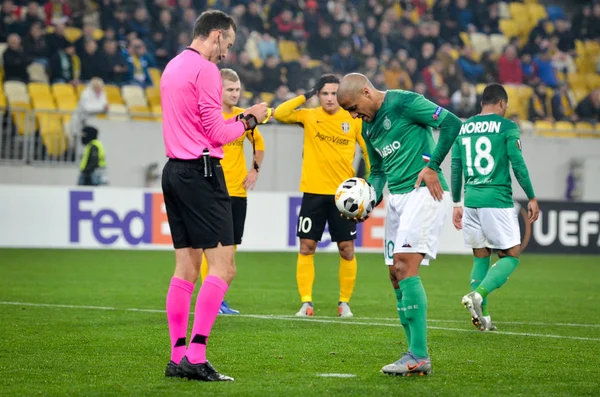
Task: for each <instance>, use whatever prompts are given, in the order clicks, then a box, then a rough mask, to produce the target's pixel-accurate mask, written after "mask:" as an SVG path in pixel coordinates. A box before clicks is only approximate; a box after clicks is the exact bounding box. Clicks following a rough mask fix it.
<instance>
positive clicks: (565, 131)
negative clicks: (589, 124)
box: [554, 121, 577, 138]
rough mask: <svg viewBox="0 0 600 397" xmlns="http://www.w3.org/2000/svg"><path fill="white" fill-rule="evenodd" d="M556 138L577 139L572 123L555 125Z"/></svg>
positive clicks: (560, 122)
mask: <svg viewBox="0 0 600 397" xmlns="http://www.w3.org/2000/svg"><path fill="white" fill-rule="evenodd" d="M554 132H555V136H558V137H559V138H577V133H576V132H575V126H574V125H573V123H571V122H570V121H557V122H556V123H554Z"/></svg>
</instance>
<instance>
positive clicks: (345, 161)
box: [274, 75, 368, 317]
mask: <svg viewBox="0 0 600 397" xmlns="http://www.w3.org/2000/svg"><path fill="white" fill-rule="evenodd" d="M339 84H340V81H339V79H338V78H337V77H335V76H333V75H325V76H323V77H321V78H320V79H319V81H318V83H317V85H316V87H314V88H313V89H311V90H310V91H307V92H306V93H305V94H304V95H300V96H297V97H295V98H292V99H290V100H289V101H287V102H284V103H282V104H281V105H279V106H278V107H277V109H275V114H274V117H275V119H277V120H278V121H280V122H282V123H287V124H301V125H302V126H304V148H303V158H302V178H301V181H300V190H301V191H302V192H304V195H303V197H302V206H301V207H300V216H299V217H298V228H297V229H296V230H297V233H296V235H297V236H298V237H300V253H299V254H298V262H297V264H296V281H297V282H298V291H299V292H300V299H301V300H302V306H301V307H300V310H299V311H298V312H297V313H296V315H297V316H312V315H313V314H314V308H313V301H312V300H313V299H312V287H313V282H314V281H315V260H314V255H315V251H316V249H317V242H318V241H320V240H321V236H322V235H323V231H324V230H325V222H327V223H328V224H329V232H330V233H331V240H332V241H336V242H337V246H338V250H339V252H340V271H339V278H340V297H339V301H338V316H340V317H352V316H353V314H352V311H350V305H349V302H350V297H351V296H352V292H353V290H354V284H355V282H356V268H357V265H356V258H355V257H354V240H355V239H356V224H355V223H354V222H352V221H350V220H348V219H346V218H342V217H340V213H339V211H338V209H337V207H336V206H335V192H336V190H337V188H338V186H339V185H340V183H342V182H343V181H344V180H346V179H348V178H351V177H353V176H354V174H355V171H354V169H353V168H352V162H353V160H354V154H355V152H356V144H357V143H358V144H359V145H360V147H361V149H362V151H363V156H364V158H365V163H366V164H368V158H367V152H366V151H367V149H366V147H365V142H364V140H363V138H362V137H361V135H360V132H361V123H359V122H357V121H355V120H353V119H352V117H351V116H350V114H348V112H346V111H344V110H341V109H340V105H339V104H338V101H337V97H336V94H337V90H338V87H339ZM315 94H316V95H317V96H318V98H319V102H320V103H321V106H319V107H318V108H313V109H296V108H298V107H299V106H301V105H302V104H303V103H304V102H306V100H308V99H309V98H310V97H312V96H313V95H315Z"/></svg>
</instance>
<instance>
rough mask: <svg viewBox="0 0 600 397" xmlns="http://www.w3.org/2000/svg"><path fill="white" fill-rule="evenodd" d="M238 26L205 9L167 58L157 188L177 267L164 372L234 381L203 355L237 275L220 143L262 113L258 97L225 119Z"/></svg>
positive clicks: (249, 127)
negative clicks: (227, 74)
mask: <svg viewBox="0 0 600 397" xmlns="http://www.w3.org/2000/svg"><path fill="white" fill-rule="evenodd" d="M235 31H236V25H235V22H234V21H233V19H232V18H231V17H230V16H229V15H227V14H225V13H223V12H221V11H205V12H203V13H202V14H201V15H200V16H199V17H198V19H197V20H196V22H195V24H194V39H193V41H192V43H191V44H190V46H189V47H187V48H186V49H185V50H184V51H182V52H181V53H180V54H179V55H177V56H176V57H175V58H173V59H172V60H171V61H170V62H169V63H168V64H167V66H166V68H165V70H164V72H163V74H162V78H161V82H160V90H161V105H162V109H163V138H164V142H165V149H166V154H167V157H168V158H169V160H168V161H167V163H166V164H165V167H164V169H163V174H162V189H163V196H164V200H165V207H166V211H167V218H168V221H169V227H170V229H171V236H172V238H173V246H174V248H175V273H174V275H173V278H172V279H171V284H170V286H169V291H168V293H167V302H166V309H167V319H168V323H169V334H170V339H171V348H172V350H171V361H170V362H169V364H168V365H167V368H166V370H165V376H179V377H186V378H188V379H194V380H200V381H232V380H233V378H231V377H229V376H225V375H222V374H220V373H218V372H217V371H216V370H215V369H214V368H213V366H212V365H211V364H210V363H209V362H208V361H207V359H206V344H207V341H208V338H209V335H210V331H211V329H212V327H213V324H214V322H215V319H216V318H217V314H218V312H219V307H220V306H221V303H222V302H223V298H224V296H225V293H226V292H227V289H228V288H229V284H230V283H231V281H232V280H233V278H234V277H235V263H234V249H233V245H234V235H233V218H232V210H231V198H230V197H229V194H228V192H227V187H226V185H225V177H224V175H223V169H222V166H221V163H220V161H221V159H222V158H223V145H225V144H227V143H228V142H231V141H234V140H236V139H238V138H239V137H240V136H242V135H243V134H244V133H245V132H246V131H248V130H252V129H253V128H255V127H256V124H257V123H258V121H262V120H264V119H265V118H266V117H267V105H266V104H265V103H262V104H258V105H255V106H253V107H251V108H250V109H248V110H246V111H245V112H244V113H243V115H242V117H240V118H235V119H231V120H228V121H227V122H226V121H225V120H224V119H223V115H222V88H223V87H222V82H221V75H220V73H219V69H218V68H217V65H216V64H217V63H218V62H219V61H220V60H222V59H224V58H226V57H227V53H228V51H229V49H230V48H231V46H232V45H233V43H234V41H235ZM257 120H258V121H257ZM203 251H204V253H205V254H206V258H207V262H208V275H207V276H206V279H205V280H204V282H203V283H202V286H201V288H200V291H199V292H198V297H197V299H196V307H195V311H194V325H193V329H192V337H191V338H192V339H191V341H190V343H189V347H188V348H187V350H186V333H187V328H188V319H189V312H190V302H191V298H192V293H193V292H194V284H195V283H196V281H197V280H198V274H199V272H200V263H201V257H202V252H203Z"/></svg>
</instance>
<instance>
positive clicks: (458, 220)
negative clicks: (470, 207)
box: [452, 207, 463, 230]
mask: <svg viewBox="0 0 600 397" xmlns="http://www.w3.org/2000/svg"><path fill="white" fill-rule="evenodd" d="M462 217H463V207H454V210H453V211H452V224H453V225H454V227H455V228H456V230H461V229H462Z"/></svg>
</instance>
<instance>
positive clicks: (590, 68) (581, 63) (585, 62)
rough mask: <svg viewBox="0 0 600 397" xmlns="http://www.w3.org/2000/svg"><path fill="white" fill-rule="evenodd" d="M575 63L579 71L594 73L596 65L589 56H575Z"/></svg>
mask: <svg viewBox="0 0 600 397" xmlns="http://www.w3.org/2000/svg"><path fill="white" fill-rule="evenodd" d="M575 65H576V66H577V71H578V72H579V73H594V71H595V70H596V69H595V68H596V66H595V65H594V62H593V61H592V60H591V59H589V58H587V57H577V58H575Z"/></svg>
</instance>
